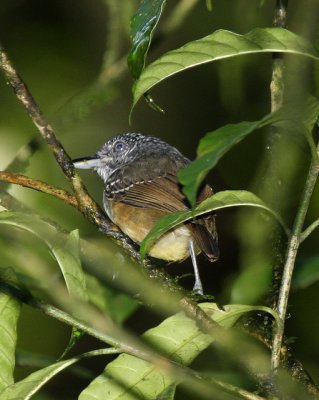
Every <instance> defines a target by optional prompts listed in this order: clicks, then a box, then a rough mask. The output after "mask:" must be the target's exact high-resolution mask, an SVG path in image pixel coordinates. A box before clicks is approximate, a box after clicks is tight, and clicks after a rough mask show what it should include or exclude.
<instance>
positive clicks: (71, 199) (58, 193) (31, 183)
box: [0, 171, 78, 208]
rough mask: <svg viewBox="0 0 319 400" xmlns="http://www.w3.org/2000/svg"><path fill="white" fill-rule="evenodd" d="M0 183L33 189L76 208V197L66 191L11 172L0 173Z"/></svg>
mask: <svg viewBox="0 0 319 400" xmlns="http://www.w3.org/2000/svg"><path fill="white" fill-rule="evenodd" d="M0 181H1V182H8V183H14V184H16V185H20V186H24V187H27V188H30V189H34V190H37V191H39V192H42V193H47V194H50V195H51V196H54V197H56V198H58V199H60V200H63V201H64V202H65V203H67V204H69V205H70V206H73V207H76V208H78V202H77V200H76V197H75V196H72V195H71V194H70V193H68V192H67V191H66V190H63V189H59V188H56V187H54V186H52V185H49V184H47V183H45V182H42V181H38V180H36V179H31V178H28V177H27V176H25V175H21V174H15V173H13V172H4V171H0Z"/></svg>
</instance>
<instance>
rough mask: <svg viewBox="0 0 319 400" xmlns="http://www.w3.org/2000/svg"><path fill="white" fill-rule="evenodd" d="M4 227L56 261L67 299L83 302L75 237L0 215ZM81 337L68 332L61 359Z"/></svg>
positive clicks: (39, 223)
mask: <svg viewBox="0 0 319 400" xmlns="http://www.w3.org/2000/svg"><path fill="white" fill-rule="evenodd" d="M1 223H5V224H8V225H12V226H15V227H18V228H20V229H24V230H26V231H28V232H31V233H32V234H34V235H35V236H37V237H38V238H39V239H41V240H42V241H43V242H44V243H45V244H46V245H47V246H48V248H49V249H50V251H51V253H52V254H53V256H54V258H55V259H56V260H57V262H58V264H59V267H60V269H61V272H62V274H63V277H64V280H65V284H66V286H67V289H68V292H69V294H70V295H71V296H74V297H77V298H79V299H81V300H83V301H86V300H87V290H86V283H85V275H84V273H83V269H82V265H81V260H80V245H79V233H78V231H77V230H74V231H72V232H71V233H70V234H69V235H65V234H62V233H61V232H58V230H57V229H56V228H55V227H54V226H53V225H51V224H49V223H48V222H46V221H44V220H42V219H40V218H38V217H35V216H34V215H33V216H30V215H27V214H23V213H14V212H1V213H0V224H1ZM81 336H82V333H81V332H80V331H78V330H77V329H72V331H71V337H70V340H69V343H68V345H67V347H66V349H65V351H64V352H63V354H62V357H63V356H65V354H66V353H67V352H68V351H69V350H70V349H71V348H72V347H73V346H74V344H75V343H76V342H77V341H78V340H79V338H80V337H81Z"/></svg>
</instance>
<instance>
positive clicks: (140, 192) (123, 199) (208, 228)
mask: <svg viewBox="0 0 319 400" xmlns="http://www.w3.org/2000/svg"><path fill="white" fill-rule="evenodd" d="M212 194H213V190H212V188H211V187H210V186H208V185H205V186H204V187H203V189H202V190H201V192H200V193H199V196H198V202H199V203H200V202H202V201H203V200H205V199H206V198H208V197H210V196H211V195H212ZM112 197H113V198H112V201H115V202H120V203H125V204H128V205H131V206H134V207H141V208H152V209H156V210H159V211H164V212H165V213H167V212H175V211H181V210H187V209H189V207H188V206H187V202H186V198H185V196H184V195H183V193H182V191H181V189H180V185H179V183H178V180H177V177H176V176H175V175H167V176H165V177H160V178H156V179H154V180H152V181H151V182H143V183H139V184H134V185H131V186H130V187H128V188H127V189H126V190H125V191H121V192H120V193H118V194H115V195H114V194H113V196H112ZM187 226H188V228H189V229H190V230H191V231H192V233H193V236H194V239H195V241H196V244H197V246H198V247H199V248H200V249H201V250H202V251H203V253H204V254H205V255H206V256H207V258H208V259H209V260H210V261H215V260H217V258H218V255H219V252H218V244H217V233H216V228H215V218H214V216H213V215H208V216H205V217H201V218H198V219H196V220H194V221H192V222H189V223H187Z"/></svg>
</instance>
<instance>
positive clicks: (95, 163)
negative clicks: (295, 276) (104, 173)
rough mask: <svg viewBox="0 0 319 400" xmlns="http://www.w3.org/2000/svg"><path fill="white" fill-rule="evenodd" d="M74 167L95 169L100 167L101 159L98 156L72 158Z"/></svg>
mask: <svg viewBox="0 0 319 400" xmlns="http://www.w3.org/2000/svg"><path fill="white" fill-rule="evenodd" d="M73 165H74V168H77V169H96V168H100V167H102V160H101V158H98V157H85V158H78V159H77V160H73Z"/></svg>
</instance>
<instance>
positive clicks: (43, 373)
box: [0, 347, 118, 400]
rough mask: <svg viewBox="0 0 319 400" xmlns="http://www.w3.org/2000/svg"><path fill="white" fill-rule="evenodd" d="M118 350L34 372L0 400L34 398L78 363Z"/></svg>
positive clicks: (110, 349)
mask: <svg viewBox="0 0 319 400" xmlns="http://www.w3.org/2000/svg"><path fill="white" fill-rule="evenodd" d="M116 353H118V350H117V349H114V348H111V347H110V348H107V349H100V350H97V351H94V350H93V351H91V352H88V353H84V354H81V355H80V356H78V357H74V358H70V359H69V360H64V361H58V362H56V363H54V364H51V365H49V366H48V367H45V368H42V369H40V370H38V371H35V372H33V373H32V374H30V375H28V376H27V377H26V378H24V379H22V380H21V381H19V382H17V383H14V384H12V385H10V386H8V387H7V388H6V389H5V390H3V391H2V392H1V393H0V400H28V399H31V398H32V397H33V395H34V394H36V393H37V392H38V391H39V390H40V389H41V388H42V387H43V386H44V385H45V384H46V383H47V382H49V381H50V380H51V379H52V378H54V377H55V376H56V375H57V374H58V373H60V372H62V371H63V370H65V369H66V368H67V367H69V366H71V365H72V364H74V363H76V362H77V361H79V360H81V359H83V358H88V357H92V356H97V355H104V354H116Z"/></svg>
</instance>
